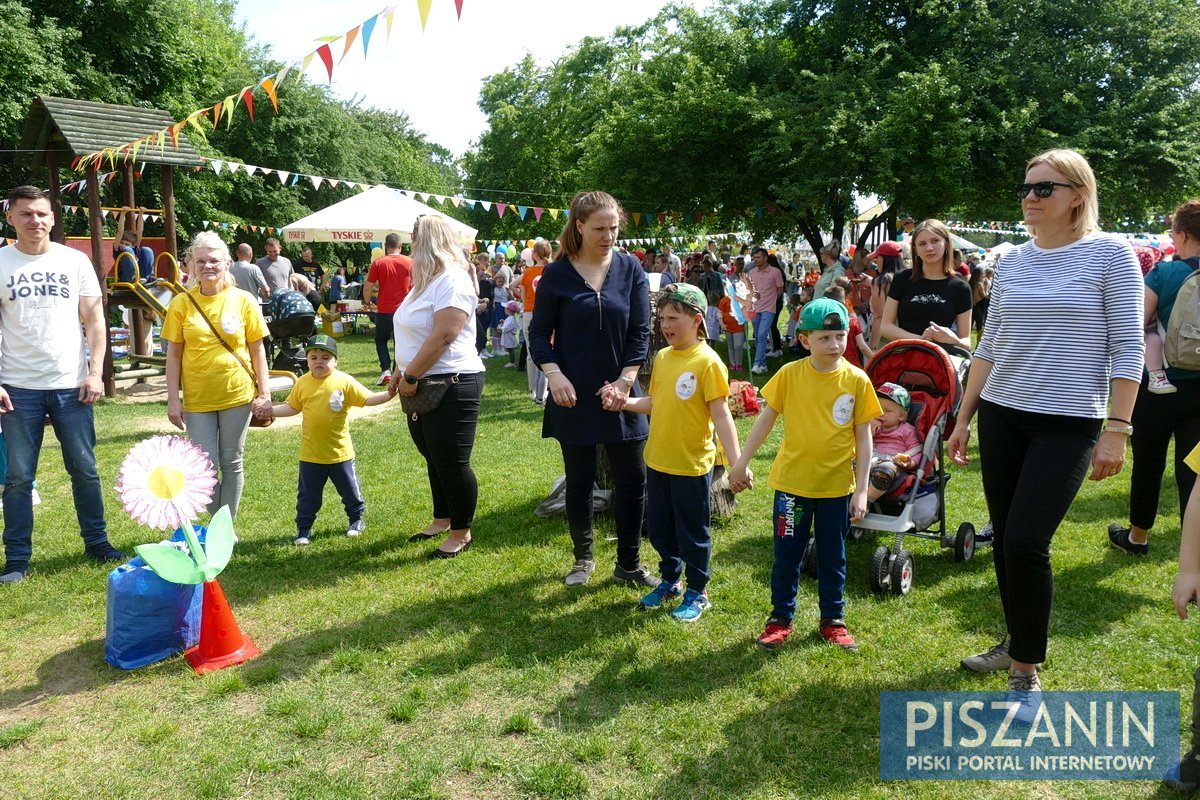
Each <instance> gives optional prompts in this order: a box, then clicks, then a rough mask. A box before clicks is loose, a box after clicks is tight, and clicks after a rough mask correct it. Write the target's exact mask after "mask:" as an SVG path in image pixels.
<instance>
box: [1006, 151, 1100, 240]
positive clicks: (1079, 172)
mask: <svg viewBox="0 0 1200 800" xmlns="http://www.w3.org/2000/svg"><path fill="white" fill-rule="evenodd" d="M1038 164H1046V165H1047V166H1049V167H1050V168H1051V169H1053V170H1055V171H1056V172H1059V173H1062V175H1063V177H1065V178H1066V179H1067V180H1069V181H1070V182H1071V183H1073V184H1075V189H1076V191H1078V192H1079V196H1080V197H1081V198H1082V202H1080V204H1079V205H1077V206H1075V208H1073V209H1071V230H1072V232H1074V233H1075V235H1076V236H1086V235H1088V234H1089V233H1091V232H1092V231H1094V230H1097V229H1098V228H1099V227H1100V198H1099V196H1098V195H1097V193H1096V173H1094V172H1092V165H1091V164H1089V163H1088V160H1087V159H1086V158H1084V157H1083V154H1082V153H1080V152H1078V151H1076V150H1069V149H1067V148H1058V149H1055V150H1047V151H1046V152H1044V153H1040V154H1038V155H1036V156H1034V157H1033V158H1031V159H1029V163H1027V164H1026V165H1025V171H1026V172H1029V170H1031V169H1033V168H1034V167H1036V166H1037V165H1038ZM1029 232H1030V233H1033V234H1035V235H1036V233H1037V232H1036V231H1034V230H1033V228H1032V226H1031V227H1030V229H1029Z"/></svg>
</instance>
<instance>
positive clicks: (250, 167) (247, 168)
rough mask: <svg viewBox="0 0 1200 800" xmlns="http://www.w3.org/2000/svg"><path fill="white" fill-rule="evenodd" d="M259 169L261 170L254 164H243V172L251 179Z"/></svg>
mask: <svg viewBox="0 0 1200 800" xmlns="http://www.w3.org/2000/svg"><path fill="white" fill-rule="evenodd" d="M257 169H259V167H256V166H254V165H253V164H242V170H243V171H245V173H246V174H247V175H250V176H251V177H253V176H254V171H255V170H257Z"/></svg>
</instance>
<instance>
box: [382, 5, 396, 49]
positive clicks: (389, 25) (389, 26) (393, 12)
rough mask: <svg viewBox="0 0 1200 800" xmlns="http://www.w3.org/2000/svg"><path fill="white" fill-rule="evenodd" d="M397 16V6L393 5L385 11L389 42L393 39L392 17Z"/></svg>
mask: <svg viewBox="0 0 1200 800" xmlns="http://www.w3.org/2000/svg"><path fill="white" fill-rule="evenodd" d="M395 16H396V7H395V6H392V7H391V8H389V9H388V10H387V12H385V13H384V16H383V19H384V21H385V22H386V23H387V38H388V41H389V42H390V41H391V40H392V18H393V17H395Z"/></svg>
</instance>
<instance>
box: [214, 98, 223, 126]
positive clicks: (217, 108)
mask: <svg viewBox="0 0 1200 800" xmlns="http://www.w3.org/2000/svg"><path fill="white" fill-rule="evenodd" d="M224 106H225V101H224V100H221V101H218V102H217V103H216V104H215V105H214V106H213V107H212V112H213V128H214V129H215V128H216V127H217V123H218V122H220V121H221V109H222V108H224Z"/></svg>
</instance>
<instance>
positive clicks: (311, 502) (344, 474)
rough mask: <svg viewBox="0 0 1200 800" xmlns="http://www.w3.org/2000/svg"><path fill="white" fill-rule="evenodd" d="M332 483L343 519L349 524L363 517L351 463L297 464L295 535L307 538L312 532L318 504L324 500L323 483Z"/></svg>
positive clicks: (359, 494)
mask: <svg viewBox="0 0 1200 800" xmlns="http://www.w3.org/2000/svg"><path fill="white" fill-rule="evenodd" d="M326 479H328V480H330V481H332V482H333V486H334V488H335V489H337V491H338V494H339V495H340V496H341V498H342V506H343V507H344V508H345V509H346V517H347V519H349V521H350V523H351V524H354V523H355V522H358V521H359V520H361V519H362V517H363V511H365V510H366V508H367V504H366V502H364V501H363V496H362V489H361V488H359V485H358V473H357V472H356V471H355V470H354V459H353V458H351V459H349V460H348V461H339V462H338V463H336V464H316V463H313V462H312V461H301V462H300V476H299V478H298V479H297V481H296V531H297V532H298V533H303V534H305V535H308V533H309V532H310V531H312V526H313V522H315V521H316V519H317V512H318V511H320V510H321V502H322V501H323V500H324V499H325V498H324V494H325V480H326Z"/></svg>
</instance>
